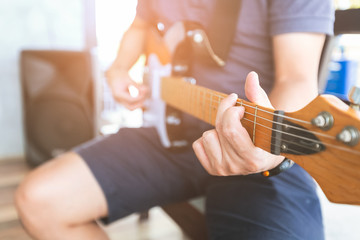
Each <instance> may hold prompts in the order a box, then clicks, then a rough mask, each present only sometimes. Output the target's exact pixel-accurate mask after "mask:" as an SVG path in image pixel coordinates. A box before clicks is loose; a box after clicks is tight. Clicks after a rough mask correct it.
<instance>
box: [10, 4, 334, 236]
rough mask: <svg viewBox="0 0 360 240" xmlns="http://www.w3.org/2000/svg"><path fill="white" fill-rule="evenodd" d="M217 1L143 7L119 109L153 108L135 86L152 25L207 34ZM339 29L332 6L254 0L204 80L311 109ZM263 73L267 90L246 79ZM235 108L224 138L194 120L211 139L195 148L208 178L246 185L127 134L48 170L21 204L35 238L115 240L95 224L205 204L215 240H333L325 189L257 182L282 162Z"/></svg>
mask: <svg viewBox="0 0 360 240" xmlns="http://www.w3.org/2000/svg"><path fill="white" fill-rule="evenodd" d="M214 3H215V1H201V0H183V1H165V0H151V1H150V0H143V1H141V0H140V1H139V3H138V8H137V16H136V18H135V20H134V22H133V24H132V25H131V27H130V28H129V30H128V31H127V32H126V34H125V35H124V38H123V40H122V43H121V46H120V49H119V53H118V56H117V58H116V60H115V62H114V64H113V65H112V66H111V68H110V69H109V71H108V73H107V77H108V80H109V85H110V87H111V88H112V91H113V95H114V97H115V99H116V100H118V101H119V102H121V103H122V104H124V105H125V106H126V107H128V108H129V109H135V108H137V107H140V106H142V104H143V101H144V99H145V96H146V94H147V91H148V90H147V89H146V87H144V86H142V85H140V86H138V85H136V84H135V83H134V82H133V81H132V80H131V79H130V77H129V75H128V70H129V69H130V67H131V66H132V65H133V63H134V62H135V61H136V60H137V58H138V56H139V55H140V54H141V53H142V52H143V50H144V49H143V46H144V42H145V41H146V30H147V29H148V28H149V27H150V26H151V25H152V23H154V22H155V23H156V22H162V23H163V24H164V27H165V31H166V30H167V29H168V28H169V27H170V26H172V24H174V23H175V22H177V21H181V20H190V21H196V22H200V23H202V24H203V25H204V27H205V28H208V27H209V26H208V24H209V18H210V16H211V14H212V13H213V10H214ZM332 23H333V13H332V11H331V3H330V1H323V0H313V1H304V0H294V1H284V0H272V1H266V0H243V1H242V6H241V10H240V13H239V18H238V25H237V30H236V34H235V37H234V41H233V44H232V46H231V49H230V54H229V57H228V61H227V64H226V66H225V67H224V68H220V67H211V68H210V67H209V66H208V65H207V64H206V63H203V62H201V61H197V62H194V63H193V65H192V69H193V70H192V73H193V76H194V77H195V78H196V79H197V82H198V84H200V85H203V86H205V87H209V88H212V89H215V90H218V91H221V92H225V93H231V92H236V93H237V94H238V95H239V96H240V97H242V98H244V97H245V92H246V96H247V97H248V99H249V100H251V101H253V102H256V103H257V104H260V105H263V106H266V107H271V103H272V105H273V106H274V107H275V108H276V109H282V110H285V111H291V110H295V109H298V108H301V107H303V106H304V105H305V104H307V103H308V102H309V101H310V100H312V99H313V98H314V97H315V96H316V95H317V87H316V84H317V69H318V63H319V59H320V54H321V50H322V47H323V43H324V38H325V34H331V32H332ZM252 70H255V71H256V72H257V73H258V74H259V75H260V80H261V85H262V86H263V87H264V89H265V91H264V90H263V89H262V88H261V87H260V85H259V78H258V75H257V74H256V73H254V72H251V73H250V74H248V75H247V73H248V72H250V71H252ZM246 76H247V77H246ZM245 77H246V84H245V83H244V81H243V80H244V79H245ZM244 84H245V90H244ZM130 85H136V86H137V87H138V89H139V95H138V96H137V97H131V96H130V94H129V93H128V91H127V89H128V87H129V86H130ZM266 92H268V93H270V95H269V96H270V100H269V99H268V97H267V94H266ZM235 98H236V95H230V96H229V97H228V98H226V99H225V100H224V101H223V102H222V104H221V107H220V108H219V112H218V115H217V123H216V129H214V130H209V126H208V125H206V124H203V123H200V122H198V121H196V120H194V119H192V118H190V117H188V118H187V120H186V121H187V124H188V129H191V130H192V132H190V133H188V135H191V136H189V139H194V140H195V139H197V138H199V137H200V138H199V139H198V140H197V141H195V143H194V144H193V147H194V149H195V152H196V154H197V156H198V157H199V160H200V161H201V163H202V164H203V166H204V168H205V169H206V170H207V171H209V172H210V173H211V174H213V175H235V176H230V177H217V176H212V175H209V174H208V173H207V172H206V171H205V169H204V168H203V167H202V166H201V165H200V163H199V161H198V160H197V158H196V156H195V154H194V152H193V150H192V148H191V146H189V147H188V148H186V149H185V150H184V151H182V152H171V151H168V150H167V149H164V148H163V147H162V146H161V144H160V141H159V139H158V137H157V135H156V132H155V130H154V129H151V128H150V129H146V128H141V129H121V130H120V131H119V133H117V134H115V135H112V136H109V137H105V138H102V139H96V140H94V141H92V142H90V143H87V144H85V145H83V146H80V147H78V148H76V149H75V151H74V152H69V153H66V154H64V155H62V156H60V157H58V158H57V159H54V160H52V161H50V162H48V163H46V164H44V165H43V166H41V167H40V168H38V169H36V170H35V171H34V172H32V173H31V174H30V175H29V176H28V177H27V178H26V179H25V181H24V182H23V183H22V184H21V186H20V187H19V189H18V191H17V195H16V203H17V207H18V210H19V215H20V217H21V219H22V221H23V223H24V226H25V228H26V229H27V230H28V231H29V233H30V234H31V235H32V236H33V237H34V238H37V239H52V240H53V239H107V236H106V235H105V233H104V232H103V231H102V230H101V229H100V228H99V227H98V225H97V224H96V223H95V220H96V219H100V218H101V219H102V221H104V222H105V223H111V222H113V221H115V220H117V219H119V218H121V217H124V216H126V215H128V214H131V213H133V212H138V211H142V210H146V209H148V208H150V207H153V206H156V205H164V204H168V203H171V202H177V201H183V200H187V199H189V198H192V197H195V196H199V195H205V196H206V199H207V203H206V217H207V221H208V222H207V223H208V228H209V238H210V239H226V240H229V239H286V240H288V239H314V240H315V239H316V240H318V239H323V238H324V236H323V226H322V219H321V211H320V206H319V202H318V199H317V196H316V191H315V187H314V184H313V182H312V179H311V177H310V176H309V175H307V174H306V173H305V171H304V170H302V169H301V168H300V167H299V166H297V165H295V166H294V167H292V168H291V169H289V170H288V171H285V172H283V173H281V174H280V175H278V176H276V177H273V178H264V177H262V176H260V175H259V174H251V173H257V172H260V171H263V170H267V169H271V168H273V167H275V166H277V165H278V164H279V163H280V162H281V161H282V159H283V158H282V157H278V156H273V155H271V154H269V153H266V152H264V151H262V150H261V149H259V148H256V147H255V146H254V145H252V143H251V141H250V139H249V136H248V135H247V134H246V133H245V132H244V131H243V128H242V126H241V123H240V121H239V119H241V117H242V115H243V109H242V108H239V107H233V106H234V102H235ZM194 126H195V127H194ZM194 129H197V130H196V131H193V130H194ZM203 132H205V133H204V134H203V136H202V137H201V135H202V133H203ZM247 174H250V175H247Z"/></svg>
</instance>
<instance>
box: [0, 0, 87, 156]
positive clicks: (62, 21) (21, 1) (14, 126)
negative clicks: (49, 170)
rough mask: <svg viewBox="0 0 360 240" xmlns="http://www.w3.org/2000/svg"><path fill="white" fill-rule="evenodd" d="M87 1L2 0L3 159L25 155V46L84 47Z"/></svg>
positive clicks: (0, 114)
mask: <svg viewBox="0 0 360 240" xmlns="http://www.w3.org/2000/svg"><path fill="white" fill-rule="evenodd" d="M84 1H86V0H61V1H60V0H58V1H51V0H50V1H49V0H0V134H1V135H0V159H1V158H4V157H8V156H18V155H22V154H23V134H22V132H23V129H22V112H21V94H20V79H19V64H18V62H19V53H20V51H21V50H22V49H34V48H36V49H38V48H40V49H50V48H51V49H54V48H56V49H79V50H80V49H83V48H84V42H85V40H84V39H85V33H84V21H83V19H84V17H83V3H84Z"/></svg>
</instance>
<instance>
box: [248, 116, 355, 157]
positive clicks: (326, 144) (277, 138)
mask: <svg viewBox="0 0 360 240" xmlns="http://www.w3.org/2000/svg"><path fill="white" fill-rule="evenodd" d="M242 119H244V120H247V121H249V122H250V123H253V122H254V121H252V120H250V119H248V118H242ZM259 125H260V126H262V127H264V128H267V129H269V130H273V129H272V128H269V127H267V126H264V125H262V124H259ZM275 131H277V130H275ZM257 132H260V133H263V134H265V135H266V136H271V138H274V137H272V135H269V134H266V133H265V131H262V130H260V129H258V130H257ZM283 134H288V133H286V132H285V133H283ZM288 135H289V134H288ZM291 135H292V134H291ZM292 136H294V137H297V136H296V135H292ZM275 139H276V140H281V141H286V140H284V139H282V138H279V137H276V138H275ZM304 139H305V138H304ZM305 140H310V141H312V142H314V143H318V144H323V145H325V146H326V147H332V148H335V149H338V150H341V151H346V152H351V153H356V154H357V155H360V151H357V150H354V149H348V148H345V147H341V146H336V145H333V144H331V143H326V142H324V143H323V142H321V141H314V140H312V139H305ZM288 142H290V143H292V144H294V143H293V142H292V141H288ZM298 146H303V145H298ZM304 148H306V147H304ZM308 149H312V148H308ZM312 150H313V149H312Z"/></svg>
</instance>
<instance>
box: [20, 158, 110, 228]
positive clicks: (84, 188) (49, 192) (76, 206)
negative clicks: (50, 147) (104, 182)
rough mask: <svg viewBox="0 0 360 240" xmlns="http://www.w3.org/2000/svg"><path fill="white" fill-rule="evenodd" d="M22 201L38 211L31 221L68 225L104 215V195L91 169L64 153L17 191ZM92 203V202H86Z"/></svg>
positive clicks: (30, 175)
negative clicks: (35, 219) (46, 221)
mask: <svg viewBox="0 0 360 240" xmlns="http://www.w3.org/2000/svg"><path fill="white" fill-rule="evenodd" d="M19 190H20V191H19V192H21V193H22V194H23V196H24V199H25V200H26V201H28V202H29V203H30V204H31V203H36V205H30V206H31V207H35V206H36V207H39V208H40V209H32V210H31V209H29V210H31V211H34V212H35V213H36V214H35V215H34V217H39V218H41V217H43V218H49V217H53V218H56V219H52V220H51V221H54V222H55V221H59V222H64V223H68V224H79V223H84V222H89V221H91V220H94V219H97V218H99V217H103V216H106V215H107V207H106V201H105V197H104V194H103V193H102V191H101V188H100V186H99V184H98V183H97V182H96V180H95V178H94V176H93V175H92V173H91V171H90V169H89V168H88V166H87V165H86V164H85V162H84V161H83V159H82V158H81V157H80V156H79V155H77V154H76V153H73V152H70V153H65V154H63V155H61V156H59V157H58V158H55V159H53V160H50V161H48V162H47V163H45V164H43V165H41V166H40V167H38V168H36V169H35V170H34V171H32V172H31V173H30V174H29V175H28V176H27V177H26V179H25V180H24V181H23V183H22V184H21V185H20V187H19ZM89 199H91V201H89Z"/></svg>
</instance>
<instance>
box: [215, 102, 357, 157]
mask: <svg viewBox="0 0 360 240" xmlns="http://www.w3.org/2000/svg"><path fill="white" fill-rule="evenodd" d="M216 103H218V102H216ZM214 107H216V106H214ZM245 113H247V114H249V115H252V116H254V115H253V114H251V113H249V112H247V111H245ZM257 117H259V116H257ZM263 119H264V120H267V121H268V122H271V123H275V124H279V125H286V126H289V125H287V124H281V123H279V122H275V121H271V120H269V119H265V118H263ZM246 120H248V121H250V122H252V123H254V121H252V120H250V119H246ZM257 125H259V126H262V127H264V128H267V129H269V130H273V131H276V132H279V133H282V134H287V135H289V136H292V137H294V138H301V139H303V140H307V141H310V142H313V143H317V144H323V145H325V146H327V147H332V148H336V149H338V150H342V151H347V152H350V151H351V152H354V150H353V149H351V150H350V149H348V148H345V147H341V146H336V145H333V144H330V143H326V142H322V141H317V140H314V139H311V138H306V137H302V136H298V135H294V134H291V133H288V132H284V131H281V130H276V129H272V128H270V127H267V126H265V125H262V124H260V123H257ZM289 127H291V126H289ZM297 129H298V130H300V131H305V132H308V133H309V132H310V133H313V134H315V135H316V134H317V132H313V131H309V130H304V129H301V128H300V129H299V128H297ZM257 131H259V130H257ZM318 135H320V134H318ZM325 136H327V135H325ZM327 137H328V138H331V139H335V138H334V137H332V136H327ZM309 149H311V148H309ZM355 152H356V153H357V154H359V153H360V152H358V151H355Z"/></svg>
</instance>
